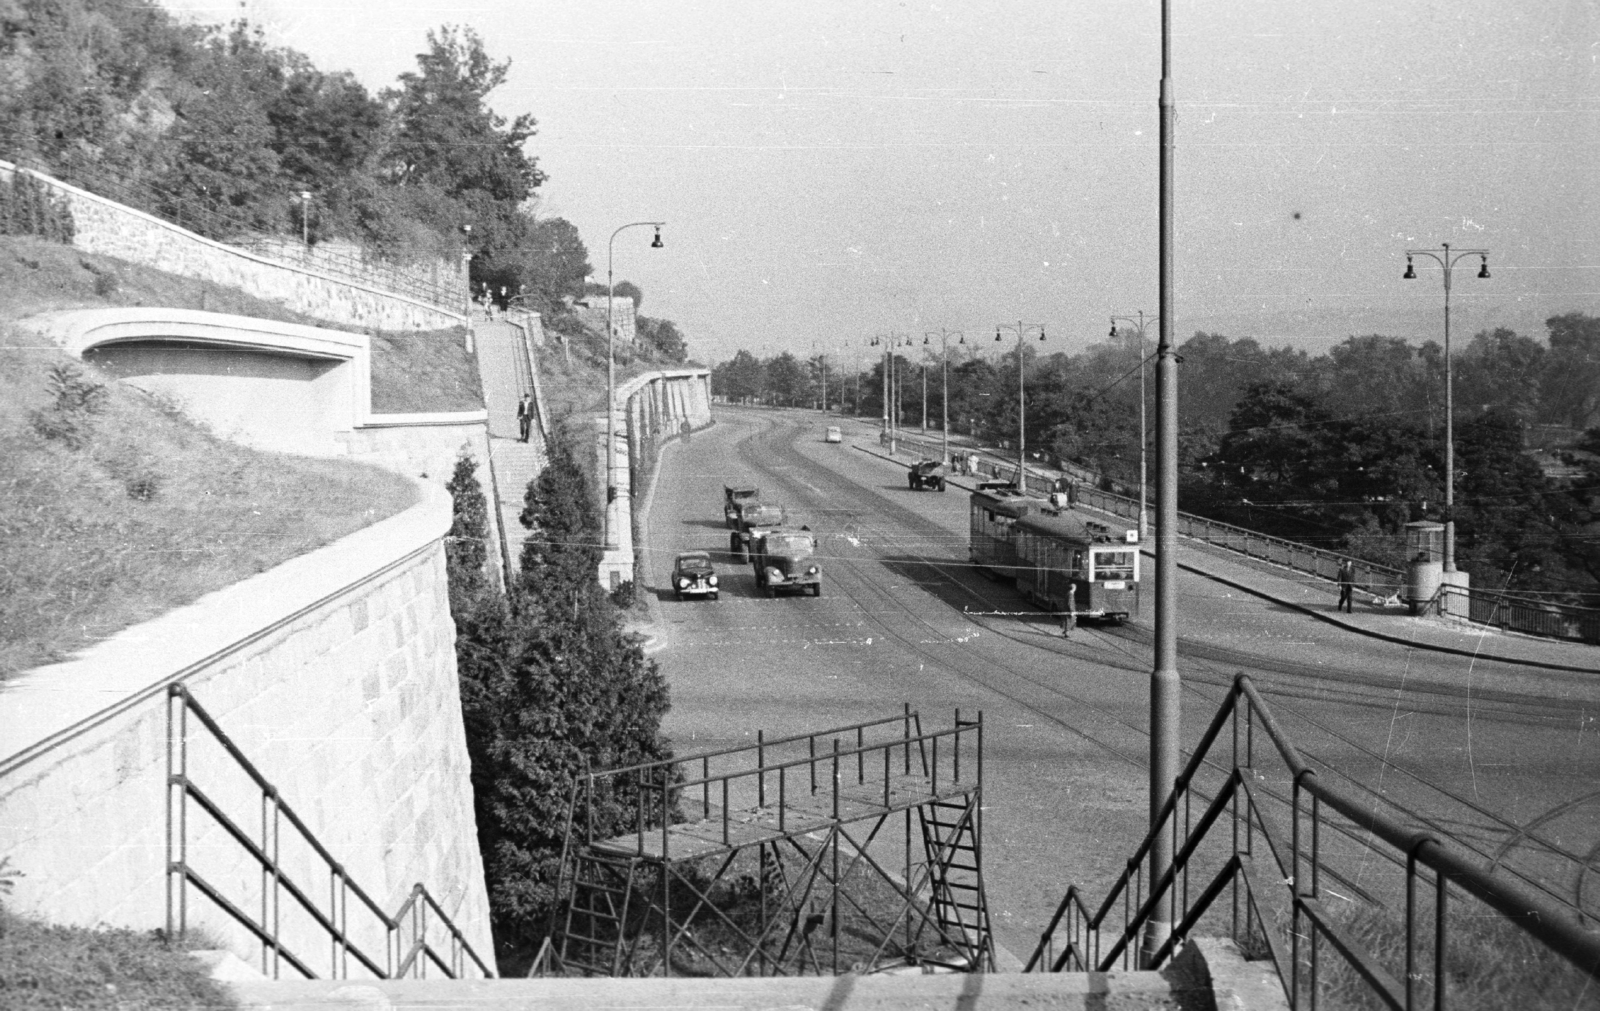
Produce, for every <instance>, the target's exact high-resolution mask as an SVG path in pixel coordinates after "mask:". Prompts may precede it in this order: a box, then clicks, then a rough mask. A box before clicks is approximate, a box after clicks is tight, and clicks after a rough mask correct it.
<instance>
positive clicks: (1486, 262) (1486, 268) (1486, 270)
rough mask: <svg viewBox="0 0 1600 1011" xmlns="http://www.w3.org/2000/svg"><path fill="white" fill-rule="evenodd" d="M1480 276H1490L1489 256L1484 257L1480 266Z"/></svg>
mask: <svg viewBox="0 0 1600 1011" xmlns="http://www.w3.org/2000/svg"><path fill="white" fill-rule="evenodd" d="M1478 276H1479V277H1488V276H1489V258H1488V257H1487V256H1485V257H1484V258H1483V266H1481V267H1479V268H1478Z"/></svg>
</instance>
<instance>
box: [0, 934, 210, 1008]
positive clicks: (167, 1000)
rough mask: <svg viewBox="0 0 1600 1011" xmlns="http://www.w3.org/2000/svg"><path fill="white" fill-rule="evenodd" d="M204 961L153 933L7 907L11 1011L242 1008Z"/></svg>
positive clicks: (0, 970)
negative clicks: (88, 925) (40, 917)
mask: <svg viewBox="0 0 1600 1011" xmlns="http://www.w3.org/2000/svg"><path fill="white" fill-rule="evenodd" d="M237 1006H238V1002H237V1001H236V1000H235V999H234V997H233V994H232V993H231V992H230V991H229V990H228V988H227V987H225V986H223V985H222V984H220V983H218V982H216V981H215V980H213V979H211V978H210V977H209V976H207V975H206V971H205V969H204V967H202V965H201V964H200V962H199V961H198V960H196V959H195V958H193V957H191V956H190V955H188V954H187V953H186V952H182V951H177V950H174V949H172V948H170V947H168V946H167V945H166V944H165V943H163V942H162V941H161V939H160V938H159V937H157V936H156V935H155V933H154V932H148V933H145V932H140V931H134V930H87V929H84V928H82V927H58V926H52V925H50V924H45V923H40V922H39V921H37V920H32V919H27V918H25V917H20V916H16V915H14V914H11V913H7V912H6V911H5V910H3V909H0V1007H4V1008H6V1009H7V1011H61V1009H62V1008H72V1009H73V1011H92V1009H99V1008H104V1009H106V1011H144V1009H149V1011H179V1009H186V1008H195V1009H202V1008H203V1009H207V1011H213V1009H217V1008H233V1007H237Z"/></svg>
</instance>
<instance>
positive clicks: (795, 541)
mask: <svg viewBox="0 0 1600 1011" xmlns="http://www.w3.org/2000/svg"><path fill="white" fill-rule="evenodd" d="M816 554H817V539H816V538H815V537H813V536H812V535H811V531H809V530H807V529H806V528H804V527H801V528H800V529H799V530H794V529H790V528H782V527H780V528H778V529H776V530H761V531H758V532H757V533H756V534H755V535H754V536H753V537H751V538H750V565H751V567H752V568H754V569H755V571H756V585H757V586H759V587H760V588H761V590H762V592H764V593H765V594H766V595H767V596H769V597H776V596H777V595H778V591H779V590H798V591H800V592H801V593H806V592H807V591H809V592H810V593H811V595H812V596H813V597H820V596H822V569H821V567H820V566H819V565H818V564H817V559H816Z"/></svg>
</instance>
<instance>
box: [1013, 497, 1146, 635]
mask: <svg viewBox="0 0 1600 1011" xmlns="http://www.w3.org/2000/svg"><path fill="white" fill-rule="evenodd" d="M1012 529H1013V536H1014V539H1015V544H1016V552H1017V560H1018V565H1019V572H1018V574H1017V589H1019V590H1021V591H1022V593H1023V594H1024V595H1025V596H1027V597H1028V599H1030V600H1032V601H1033V602H1034V603H1036V604H1038V605H1039V606H1040V607H1043V608H1045V609H1046V610H1049V611H1053V612H1056V613H1066V612H1072V613H1073V614H1075V615H1077V616H1078V617H1079V618H1097V619H1102V620H1106V621H1115V622H1122V621H1126V620H1127V619H1129V618H1137V617H1138V616H1139V544H1138V540H1137V537H1138V535H1137V533H1136V532H1131V531H1130V532H1129V533H1127V534H1125V533H1123V532H1122V531H1121V530H1117V531H1113V530H1112V529H1111V527H1110V526H1108V525H1106V524H1104V523H1100V522H1097V521H1095V520H1091V519H1087V518H1085V517H1084V516H1083V514H1081V513H1078V512H1076V511H1074V510H1072V509H1062V510H1059V511H1055V510H1050V511H1041V512H1037V513H1032V514H1030V515H1027V516H1023V517H1021V518H1020V519H1018V520H1017V521H1016V523H1015V524H1014V525H1013V528H1012ZM1130 534H1131V537H1130Z"/></svg>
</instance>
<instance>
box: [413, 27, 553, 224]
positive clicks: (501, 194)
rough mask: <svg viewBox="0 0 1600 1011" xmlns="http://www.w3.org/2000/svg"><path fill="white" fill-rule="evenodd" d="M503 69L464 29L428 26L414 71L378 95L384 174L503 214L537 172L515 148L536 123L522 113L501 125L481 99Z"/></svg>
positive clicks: (535, 182) (537, 178)
mask: <svg viewBox="0 0 1600 1011" xmlns="http://www.w3.org/2000/svg"><path fill="white" fill-rule="evenodd" d="M510 68H511V63H510V61H509V60H508V61H504V62H500V63H495V62H494V61H492V60H491V59H490V58H489V56H488V54H487V53H485V52H484V48H483V40H482V39H481V38H480V37H479V36H478V33H477V32H475V31H473V30H472V29H471V28H464V29H457V28H455V27H453V26H451V25H445V26H443V27H441V28H440V29H439V30H438V31H429V32H428V49H427V51H426V52H423V53H418V54H417V70H416V71H415V72H407V73H404V74H401V75H400V86H399V88H397V89H393V90H391V91H388V92H386V93H385V98H386V100H387V101H388V103H389V106H390V109H391V111H392V114H393V117H394V135H393V137H392V138H391V139H390V142H389V145H388V148H387V149H386V150H385V152H384V155H385V157H384V161H385V164H386V165H387V167H388V171H389V175H390V178H391V179H392V180H393V181H394V182H395V183H397V184H399V185H402V186H411V185H423V184H426V185H431V186H434V187H437V188H438V189H439V190H440V191H441V192H443V193H445V194H446V195H448V196H451V197H455V198H459V199H465V200H466V201H467V202H468V203H469V204H474V203H477V204H478V206H477V207H476V208H475V209H478V210H490V209H491V208H489V207H487V206H484V204H500V205H503V207H502V213H504V212H507V211H510V210H514V209H515V208H516V207H517V206H519V205H520V204H521V203H522V202H523V201H524V200H527V199H528V198H529V197H530V196H532V195H533V191H534V190H535V189H537V188H538V187H539V185H540V184H541V183H543V182H544V179H545V176H544V173H543V172H541V171H540V170H539V167H538V163H537V161H536V159H534V158H531V157H529V156H528V155H527V154H525V153H524V152H523V150H522V145H523V143H524V142H526V141H527V140H528V139H529V138H530V137H532V136H533V135H534V132H535V131H534V127H535V126H536V125H537V121H536V120H535V119H534V118H533V117H532V116H531V115H528V114H526V113H524V114H523V115H520V116H518V117H517V118H516V119H514V120H510V121H509V122H508V121H507V120H506V118H505V117H503V116H500V115H498V114H496V113H495V112H494V111H493V110H491V109H490V108H489V107H488V105H487V104H485V99H486V98H487V97H488V95H489V93H490V92H491V91H493V90H494V89H496V88H498V87H499V86H500V85H501V84H504V83H505V79H506V74H507V72H508V71H509V70H510ZM473 198H477V200H476V201H475V200H474V199H473Z"/></svg>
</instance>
